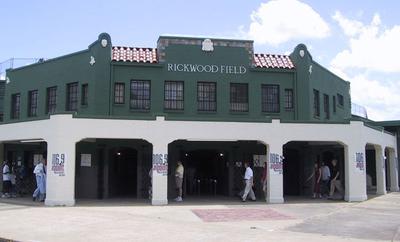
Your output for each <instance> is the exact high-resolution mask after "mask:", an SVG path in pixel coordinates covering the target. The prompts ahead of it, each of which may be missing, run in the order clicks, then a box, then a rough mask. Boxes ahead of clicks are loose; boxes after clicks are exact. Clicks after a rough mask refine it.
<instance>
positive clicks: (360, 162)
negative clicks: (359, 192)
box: [355, 152, 365, 174]
mask: <svg viewBox="0 0 400 242" xmlns="http://www.w3.org/2000/svg"><path fill="white" fill-rule="evenodd" d="M355 158H356V159H355V165H356V172H357V173H360V174H363V173H364V171H365V163H364V153H362V152H357V153H356V155H355Z"/></svg>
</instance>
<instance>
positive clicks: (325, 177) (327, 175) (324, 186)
mask: <svg viewBox="0 0 400 242" xmlns="http://www.w3.org/2000/svg"><path fill="white" fill-rule="evenodd" d="M321 170H322V177H321V193H322V196H324V197H327V196H328V195H329V190H330V186H329V181H330V179H331V170H330V169H329V166H328V165H327V164H326V163H325V162H322V166H321Z"/></svg>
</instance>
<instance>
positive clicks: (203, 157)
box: [183, 150, 228, 196]
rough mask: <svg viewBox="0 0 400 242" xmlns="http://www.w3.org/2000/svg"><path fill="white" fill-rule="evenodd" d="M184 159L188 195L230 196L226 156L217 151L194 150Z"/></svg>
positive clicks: (186, 154)
mask: <svg viewBox="0 0 400 242" xmlns="http://www.w3.org/2000/svg"><path fill="white" fill-rule="evenodd" d="M183 157H184V159H183V160H184V164H185V165H186V176H185V180H186V184H185V189H184V191H185V194H186V195H206V196H209V195H228V194H227V192H228V186H227V184H228V182H227V179H228V172H226V170H227V169H226V168H225V159H226V157H225V154H223V153H221V152H219V151H217V150H194V151H191V152H188V153H184V154H183Z"/></svg>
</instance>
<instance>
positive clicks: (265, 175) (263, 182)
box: [261, 162, 268, 200]
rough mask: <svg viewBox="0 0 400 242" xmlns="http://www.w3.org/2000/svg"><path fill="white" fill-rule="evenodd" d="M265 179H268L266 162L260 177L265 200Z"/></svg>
mask: <svg viewBox="0 0 400 242" xmlns="http://www.w3.org/2000/svg"><path fill="white" fill-rule="evenodd" d="M267 180H268V164H267V162H265V163H264V168H263V174H262V177H261V187H262V190H263V192H264V197H265V200H267Z"/></svg>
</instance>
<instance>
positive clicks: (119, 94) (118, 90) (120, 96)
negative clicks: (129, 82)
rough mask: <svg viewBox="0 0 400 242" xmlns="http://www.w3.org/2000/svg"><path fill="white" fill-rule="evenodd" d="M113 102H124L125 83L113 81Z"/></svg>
mask: <svg viewBox="0 0 400 242" xmlns="http://www.w3.org/2000/svg"><path fill="white" fill-rule="evenodd" d="M114 103H115V104H123V103H125V84H124V83H115V85H114Z"/></svg>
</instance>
